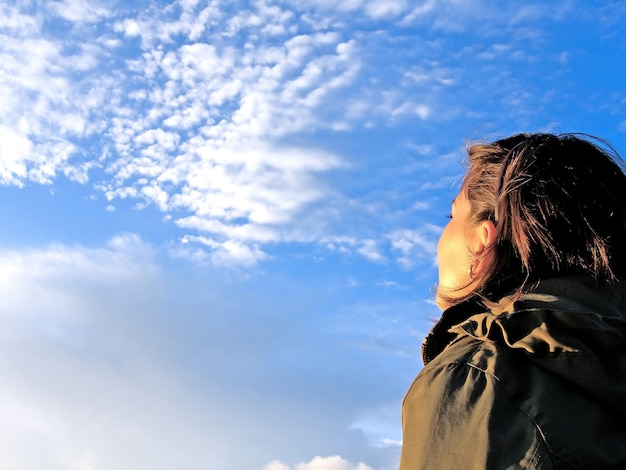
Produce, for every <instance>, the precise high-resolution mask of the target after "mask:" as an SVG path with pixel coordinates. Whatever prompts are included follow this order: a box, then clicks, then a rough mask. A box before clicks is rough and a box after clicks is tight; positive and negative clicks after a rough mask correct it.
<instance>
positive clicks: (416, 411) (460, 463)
mask: <svg viewBox="0 0 626 470" xmlns="http://www.w3.org/2000/svg"><path fill="white" fill-rule="evenodd" d="M402 427H403V446H402V456H401V461H400V469H401V470H418V469H450V470H454V469H464V470H465V469H522V468H523V469H552V468H553V465H552V462H551V460H550V458H549V456H548V453H547V448H546V446H545V444H544V442H543V439H542V438H541V435H540V432H539V430H538V429H537V428H536V426H535V425H534V423H533V422H532V420H531V419H530V418H529V417H528V416H526V415H525V414H524V413H522V412H521V411H520V410H518V409H516V407H515V406H513V404H512V402H511V399H510V397H509V396H508V394H507V392H506V390H505V389H504V388H503V387H502V385H501V384H500V383H499V381H498V380H497V378H495V377H494V376H493V375H491V374H489V373H487V372H485V371H483V370H480V369H479V368H476V367H475V366H473V365H470V364H465V363H459V362H452V363H444V364H437V365H436V364H435V363H434V362H433V363H430V364H428V365H427V366H426V367H425V368H424V370H422V372H421V373H420V374H419V375H418V377H417V378H416V379H415V381H414V382H413V384H412V386H411V388H410V389H409V391H408V393H407V395H406V397H405V399H404V402H403V405H402Z"/></svg>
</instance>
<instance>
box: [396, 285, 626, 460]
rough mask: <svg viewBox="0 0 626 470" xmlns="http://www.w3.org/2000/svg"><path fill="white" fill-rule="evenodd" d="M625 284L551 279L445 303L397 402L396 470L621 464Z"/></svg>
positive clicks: (624, 454) (625, 447)
mask: <svg viewBox="0 0 626 470" xmlns="http://www.w3.org/2000/svg"><path fill="white" fill-rule="evenodd" d="M625 312H626V283H620V284H617V285H612V286H605V287H598V286H597V285H595V284H594V283H593V282H592V281H591V280H586V279H585V278H580V277H564V278H554V279H549V280H546V281H543V282H541V283H540V284H538V285H537V286H536V287H535V288H534V289H533V290H532V291H530V292H527V293H525V294H522V296H521V297H520V298H519V299H518V300H516V301H513V300H511V299H510V298H503V299H502V300H501V301H500V302H499V303H498V304H497V306H496V307H495V308H490V309H487V308H486V307H484V306H482V304H481V303H479V302H478V301H476V300H468V301H465V302H462V303H460V304H458V305H455V306H453V307H451V308H449V309H448V310H446V311H445V312H444V313H443V315H442V317H441V319H440V320H439V322H438V323H437V324H436V325H435V326H434V328H433V329H432V331H431V333H430V335H429V336H428V338H427V339H426V341H425V343H424V347H423V359H424V363H425V366H424V368H423V369H422V371H421V372H420V373H419V374H418V376H417V378H416V379H415V380H414V382H413V384H412V385H411V387H410V388H409V391H408V392H407V394H406V396H405V398H404V401H403V405H402V427H403V447H402V454H401V461H400V469H401V470H417V469H429V470H433V469H434V470H438V469H442V470H454V469H463V470H467V469H578V470H582V469H594V470H597V469H610V468H614V469H617V468H626V313H625Z"/></svg>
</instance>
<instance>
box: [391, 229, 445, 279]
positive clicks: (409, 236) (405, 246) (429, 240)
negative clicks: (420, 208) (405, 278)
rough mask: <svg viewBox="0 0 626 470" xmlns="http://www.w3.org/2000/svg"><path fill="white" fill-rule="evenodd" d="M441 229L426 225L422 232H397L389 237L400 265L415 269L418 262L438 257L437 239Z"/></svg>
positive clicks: (406, 230)
mask: <svg viewBox="0 0 626 470" xmlns="http://www.w3.org/2000/svg"><path fill="white" fill-rule="evenodd" d="M440 232H441V229H440V228H439V227H436V226H434V225H426V226H425V228H424V229H422V230H409V229H403V230H396V231H394V232H392V233H390V234H389V235H388V238H389V241H390V243H391V247H392V249H393V250H394V251H395V252H396V253H397V254H398V263H399V264H400V265H401V266H402V267H404V268H406V269H411V268H413V267H414V266H415V265H416V264H417V263H418V262H421V261H423V260H424V259H426V260H432V262H433V263H434V261H435V259H436V256H437V237H438V235H439V233H440Z"/></svg>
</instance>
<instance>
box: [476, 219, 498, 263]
mask: <svg viewBox="0 0 626 470" xmlns="http://www.w3.org/2000/svg"><path fill="white" fill-rule="evenodd" d="M473 231H474V237H473V239H472V244H471V245H472V246H471V247H470V248H471V249H472V252H473V253H474V262H473V263H472V272H473V273H475V274H478V273H479V272H480V271H481V270H482V269H484V268H485V266H489V265H490V264H491V256H492V251H490V250H485V249H486V248H487V247H488V246H491V245H492V244H493V243H495V241H496V226H495V225H494V223H493V222H492V221H491V220H483V221H481V222H478V223H477V224H476V226H475V227H474V229H473Z"/></svg>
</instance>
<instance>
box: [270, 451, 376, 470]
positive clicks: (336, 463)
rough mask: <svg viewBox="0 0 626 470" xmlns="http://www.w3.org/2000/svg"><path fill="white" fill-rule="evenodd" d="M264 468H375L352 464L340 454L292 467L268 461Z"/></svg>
mask: <svg viewBox="0 0 626 470" xmlns="http://www.w3.org/2000/svg"><path fill="white" fill-rule="evenodd" d="M263 470H374V469H373V468H372V467H370V466H369V465H366V464H364V463H358V464H356V465H355V464H351V463H350V462H348V461H347V460H345V459H343V458H341V457H340V456H338V455H333V456H331V457H319V456H318V457H315V458H313V460H311V461H310V462H307V463H304V462H303V463H299V464H297V465H296V466H294V467H290V466H288V465H286V464H284V463H282V462H280V461H273V462H270V463H268V464H267V465H266V466H265V467H263Z"/></svg>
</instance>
